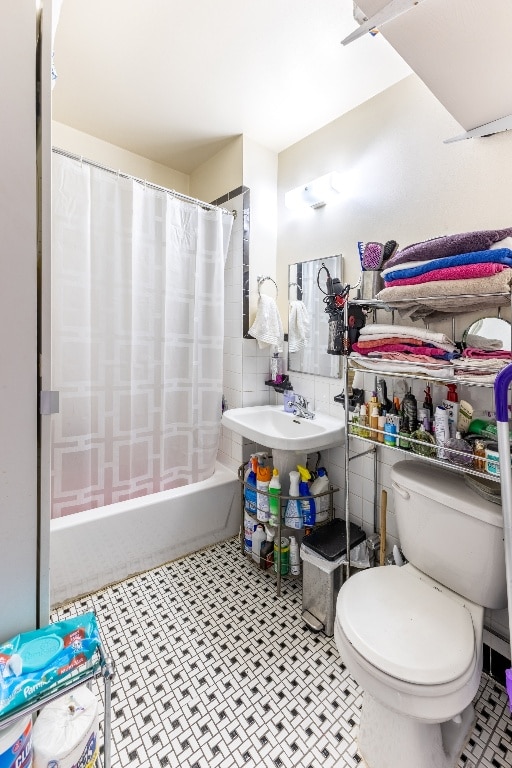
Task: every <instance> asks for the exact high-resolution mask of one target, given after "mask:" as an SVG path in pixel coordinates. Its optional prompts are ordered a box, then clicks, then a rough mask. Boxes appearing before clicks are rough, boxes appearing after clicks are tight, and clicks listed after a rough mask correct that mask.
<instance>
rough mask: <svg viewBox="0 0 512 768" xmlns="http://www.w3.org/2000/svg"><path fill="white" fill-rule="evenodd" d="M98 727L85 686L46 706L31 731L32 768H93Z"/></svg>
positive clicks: (94, 703) (92, 697) (94, 707)
mask: <svg viewBox="0 0 512 768" xmlns="http://www.w3.org/2000/svg"><path fill="white" fill-rule="evenodd" d="M98 726H99V723H98V701H97V699H96V696H95V695H94V694H93V693H92V692H91V691H90V690H89V689H88V688H87V686H85V685H82V686H80V687H79V688H76V689H75V690H74V691H72V692H71V693H69V694H67V695H64V696H61V697H60V698H58V699H56V700H55V701H53V702H51V703H50V704H47V705H46V707H45V708H44V709H43V710H42V712H41V714H40V715H39V717H38V718H37V720H36V722H35V724H34V727H33V733H32V747H33V751H34V768H47V766H48V765H58V766H59V768H72V766H77V765H80V767H81V768H93V766H94V764H95V762H96V758H97V757H98V752H99V739H98Z"/></svg>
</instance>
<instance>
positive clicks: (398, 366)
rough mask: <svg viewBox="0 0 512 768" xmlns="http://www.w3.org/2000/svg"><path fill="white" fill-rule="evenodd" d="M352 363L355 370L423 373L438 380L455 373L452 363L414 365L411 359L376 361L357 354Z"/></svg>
mask: <svg viewBox="0 0 512 768" xmlns="http://www.w3.org/2000/svg"><path fill="white" fill-rule="evenodd" d="M350 362H351V364H352V365H353V366H354V368H361V369H363V370H364V369H366V368H369V369H370V370H379V371H383V372H384V371H387V372H388V373H402V374H405V373H423V374H426V375H428V376H432V377H433V378H436V379H449V378H453V372H454V371H453V365H452V364H450V363H445V364H444V365H441V366H439V365H438V364H436V363H434V364H433V365H426V364H420V363H413V362H411V360H410V359H407V360H374V359H373V358H372V357H371V358H368V357H365V356H364V355H358V354H357V353H355V354H354V353H352V354H351V355H350Z"/></svg>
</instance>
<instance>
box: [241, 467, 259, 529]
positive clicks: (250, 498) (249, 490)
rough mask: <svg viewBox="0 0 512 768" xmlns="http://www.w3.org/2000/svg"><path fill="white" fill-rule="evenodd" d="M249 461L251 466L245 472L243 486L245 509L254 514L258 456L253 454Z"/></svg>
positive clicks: (255, 508)
mask: <svg viewBox="0 0 512 768" xmlns="http://www.w3.org/2000/svg"><path fill="white" fill-rule="evenodd" d="M249 463H250V465H251V468H250V470H249V472H248V473H246V477H245V486H244V497H245V510H246V512H249V514H251V515H255V514H256V510H257V495H256V472H257V470H258V457H257V456H255V455H254V454H253V455H252V456H251V458H250V462H249Z"/></svg>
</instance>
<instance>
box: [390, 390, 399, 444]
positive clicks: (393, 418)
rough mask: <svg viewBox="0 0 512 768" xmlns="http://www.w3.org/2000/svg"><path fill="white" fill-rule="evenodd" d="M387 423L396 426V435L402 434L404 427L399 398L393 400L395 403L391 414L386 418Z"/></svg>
mask: <svg viewBox="0 0 512 768" xmlns="http://www.w3.org/2000/svg"><path fill="white" fill-rule="evenodd" d="M386 421H387V423H388V424H393V425H394V427H395V430H394V432H395V434H396V435H398V433H399V432H400V427H401V426H402V422H401V419H400V400H399V399H398V397H395V398H393V403H392V405H391V409H390V411H389V413H388V414H387V416H386ZM393 445H396V441H395V443H393Z"/></svg>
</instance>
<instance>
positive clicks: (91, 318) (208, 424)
mask: <svg viewBox="0 0 512 768" xmlns="http://www.w3.org/2000/svg"><path fill="white" fill-rule="evenodd" d="M52 173H53V177H52V189H53V198H52V390H57V391H59V393H60V413H59V414H55V415H53V416H52V451H51V455H52V517H61V516H63V515H68V514H72V513H75V512H80V511H82V510H88V509H93V508H95V507H102V506H105V505H108V504H111V503H113V502H116V501H121V500H123V499H131V498H135V497H139V496H145V495H149V494H152V493H155V492H158V491H162V490H166V489H169V488H174V487H177V486H181V485H186V484H189V483H194V482H197V481H199V480H203V479H205V478H207V477H210V476H211V474H212V473H213V470H214V464H215V458H216V454H217V446H218V440H219V434H220V415H221V400H222V356H223V336H224V262H225V257H226V254H227V247H228V243H229V237H230V233H231V226H232V217H231V216H228V215H225V214H223V213H222V212H221V211H220V210H218V209H217V210H205V209H203V208H201V207H200V206H199V205H197V204H195V203H192V202H188V201H182V200H179V199H178V198H177V197H175V196H173V195H172V194H170V193H168V192H166V191H164V190H157V189H154V188H152V187H150V186H148V185H144V184H141V183H140V182H138V181H137V180H135V179H131V178H125V177H122V176H120V175H118V174H115V173H112V172H110V171H107V170H103V169H100V168H97V167H94V166H92V165H89V164H87V163H81V162H80V161H77V160H75V159H72V158H69V157H66V156H63V155H60V154H57V153H53V168H52Z"/></svg>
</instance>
